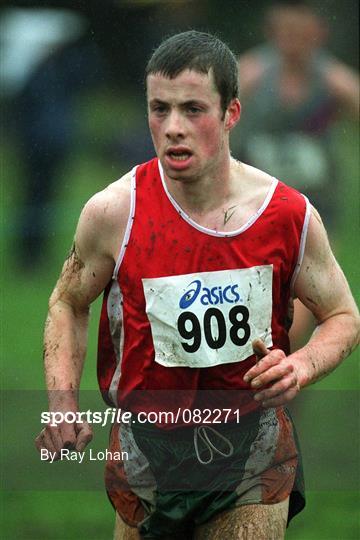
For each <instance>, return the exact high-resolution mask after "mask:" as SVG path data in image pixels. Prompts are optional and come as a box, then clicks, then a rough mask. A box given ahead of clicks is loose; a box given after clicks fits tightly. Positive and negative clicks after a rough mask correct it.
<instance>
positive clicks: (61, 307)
mask: <svg viewBox="0 0 360 540" xmlns="http://www.w3.org/2000/svg"><path fill="white" fill-rule="evenodd" d="M87 327H88V311H82V312H75V310H74V309H73V308H72V307H71V306H70V305H68V304H65V303H62V302H60V301H58V302H56V303H55V304H54V305H52V306H51V307H50V309H49V314H48V318H47V321H46V326H45V335H44V368H45V379H46V386H47V390H48V395H49V406H50V408H51V409H52V410H55V409H57V410H61V409H62V408H66V409H67V410H71V409H74V410H76V409H77V406H78V390H79V385H80V378H81V374H82V369H83V364H84V359H85V354H86V343H87Z"/></svg>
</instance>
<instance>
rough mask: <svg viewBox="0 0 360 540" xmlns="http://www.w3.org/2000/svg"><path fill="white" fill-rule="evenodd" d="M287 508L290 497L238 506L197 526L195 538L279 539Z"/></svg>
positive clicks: (209, 539) (283, 533) (282, 530)
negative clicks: (271, 502) (283, 499)
mask: <svg viewBox="0 0 360 540" xmlns="http://www.w3.org/2000/svg"><path fill="white" fill-rule="evenodd" d="M288 509H289V499H286V500H285V501H282V502H280V503H277V504H247V505H244V506H238V507H237V508H233V509H232V510H227V511H225V512H222V513H221V514H219V515H218V516H215V517H214V518H213V519H211V520H210V521H208V522H207V523H204V524H203V525H200V526H198V527H197V528H196V530H195V534H194V540H282V539H283V538H285V530H286V522H287V515H288Z"/></svg>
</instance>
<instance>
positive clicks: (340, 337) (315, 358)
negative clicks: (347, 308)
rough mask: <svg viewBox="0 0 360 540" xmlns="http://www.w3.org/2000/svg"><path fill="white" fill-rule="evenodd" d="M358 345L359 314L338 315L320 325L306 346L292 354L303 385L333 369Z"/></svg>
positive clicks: (320, 377) (312, 381) (318, 378)
mask: <svg viewBox="0 0 360 540" xmlns="http://www.w3.org/2000/svg"><path fill="white" fill-rule="evenodd" d="M358 344H359V318H358V316H357V315H355V314H354V315H350V314H345V313H344V314H339V315H336V316H333V317H330V318H329V319H327V320H326V321H324V322H323V323H322V324H320V325H319V326H317V328H316V330H315V332H314V333H313V335H312V336H311V338H310V340H309V342H308V343H307V345H305V346H304V347H303V348H301V349H299V350H298V351H296V352H295V353H293V354H292V355H291V358H292V360H293V361H294V366H295V367H296V369H297V371H298V373H299V382H300V387H305V386H308V385H309V384H312V383H314V382H316V381H318V380H320V379H322V378H323V377H325V376H326V375H328V374H329V373H330V372H331V371H333V370H334V369H335V368H336V367H337V366H338V365H339V364H340V363H341V362H342V360H344V359H345V358H346V357H347V356H349V355H350V354H351V352H352V351H353V350H354V349H355V347H356V346H357V345H358Z"/></svg>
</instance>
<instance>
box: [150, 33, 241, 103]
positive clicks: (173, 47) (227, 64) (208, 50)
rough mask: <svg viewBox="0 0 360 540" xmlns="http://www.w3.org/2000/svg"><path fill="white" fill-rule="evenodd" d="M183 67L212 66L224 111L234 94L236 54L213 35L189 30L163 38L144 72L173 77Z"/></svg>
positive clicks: (200, 68)
mask: <svg viewBox="0 0 360 540" xmlns="http://www.w3.org/2000/svg"><path fill="white" fill-rule="evenodd" d="M185 69H190V70H194V71H197V72H198V73H209V70H210V69H211V70H212V72H213V75H214V81H215V85H216V89H217V91H218V92H219V94H220V97H221V108H222V110H223V112H224V113H225V111H226V109H227V107H228V105H229V103H230V101H231V100H232V99H233V98H237V97H238V93H239V86H238V65H237V62H236V58H235V56H234V54H233V53H232V52H231V50H230V49H229V47H228V46H227V45H225V43H223V42H222V41H221V40H220V39H218V38H217V37H215V36H213V35H211V34H207V33H206V32H198V31H196V30H190V31H188V32H182V33H181V34H175V35H174V36H171V37H169V38H167V39H166V40H165V41H163V42H162V43H161V44H160V45H159V47H158V48H157V49H156V50H155V51H154V53H153V55H152V56H151V58H150V60H149V62H148V64H147V66H146V70H145V76H146V77H147V76H148V75H150V74H156V73H158V74H161V75H164V76H165V77H169V78H170V79H173V78H175V77H177V75H179V73H181V72H182V71H184V70H185Z"/></svg>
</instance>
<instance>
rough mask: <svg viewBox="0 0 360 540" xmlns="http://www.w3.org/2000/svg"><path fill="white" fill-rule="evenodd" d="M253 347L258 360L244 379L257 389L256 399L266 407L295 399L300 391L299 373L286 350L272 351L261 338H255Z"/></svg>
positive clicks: (278, 405) (276, 405)
mask: <svg viewBox="0 0 360 540" xmlns="http://www.w3.org/2000/svg"><path fill="white" fill-rule="evenodd" d="M252 347H253V351H254V353H255V354H256V356H257V359H258V362H257V364H256V365H255V366H253V367H252V368H251V369H249V371H247V372H246V373H245V375H244V381H245V382H247V383H250V385H251V387H252V389H254V390H256V394H255V395H254V399H255V400H256V401H260V402H261V404H262V406H263V407H265V408H268V407H280V406H281V405H284V404H285V403H287V402H289V401H291V400H292V399H294V397H295V396H296V395H297V394H298V393H299V391H300V384H299V379H298V374H297V372H296V369H295V367H294V365H293V364H292V363H291V362H290V361H289V358H288V357H287V356H286V355H285V353H284V351H282V350H281V349H274V350H272V351H270V350H269V349H267V348H266V346H265V344H264V342H263V341H261V340H260V339H255V340H254V341H253V343H252ZM264 387H265V388H264Z"/></svg>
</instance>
